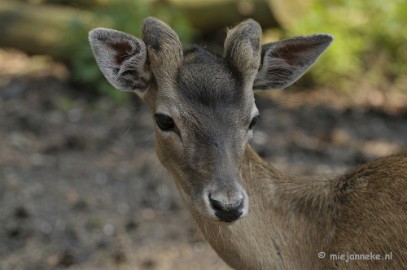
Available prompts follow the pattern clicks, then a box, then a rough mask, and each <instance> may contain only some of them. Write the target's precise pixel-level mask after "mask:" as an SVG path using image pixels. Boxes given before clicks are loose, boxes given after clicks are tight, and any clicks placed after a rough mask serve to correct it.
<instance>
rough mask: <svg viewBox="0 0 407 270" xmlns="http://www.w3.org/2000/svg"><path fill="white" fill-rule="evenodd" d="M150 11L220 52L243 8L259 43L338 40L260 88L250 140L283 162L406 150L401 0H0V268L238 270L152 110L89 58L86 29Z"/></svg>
mask: <svg viewBox="0 0 407 270" xmlns="http://www.w3.org/2000/svg"><path fill="white" fill-rule="evenodd" d="M147 16H155V17H158V18H160V19H161V20H164V21H165V22H167V23H168V24H170V25H171V26H172V27H173V28H174V29H175V30H176V32H177V33H178V34H179V36H180V39H181V40H182V42H183V44H184V45H185V47H188V46H189V45H193V44H200V45H202V46H204V47H206V48H208V49H211V50H212V51H214V52H217V53H219V54H221V53H222V45H223V39H224V38H225V33H226V31H225V29H226V27H231V26H233V25H235V24H237V23H238V22H239V21H241V20H243V19H244V18H248V17H251V18H254V19H255V20H257V21H258V22H259V23H260V24H261V25H262V27H263V42H264V43H267V42H273V41H276V40H279V39H283V38H286V37H291V36H296V35H307V34H313V33H318V32H326V33H331V34H333V35H334V36H335V41H334V43H333V45H332V46H331V47H330V48H329V50H328V51H327V52H326V53H325V54H324V55H323V56H322V57H321V58H320V60H319V61H318V62H317V64H316V65H315V66H314V67H313V68H312V69H311V70H310V71H309V72H308V74H307V75H306V76H304V77H303V78H301V79H300V81H299V82H298V83H296V84H295V85H294V86H292V87H290V88H289V89H285V90H274V91H263V92H261V93H258V95H257V96H256V101H257V103H258V107H259V110H260V113H261V121H260V123H259V125H258V126H256V130H255V133H254V139H253V142H252V143H253V145H254V147H255V148H256V149H257V150H258V152H259V153H260V155H261V156H262V157H264V158H265V159H266V160H268V161H270V162H271V163H273V165H274V166H275V167H277V168H278V169H281V170H286V171H288V170H289V171H290V172H293V173H295V174H301V175H305V174H306V175H309V174H315V173H317V174H334V173H340V172H344V171H345V170H347V169H348V168H350V167H352V166H356V165H358V164H361V163H363V162H366V161H369V160H372V159H374V158H377V157H380V156H383V155H386V154H390V153H393V152H395V151H397V150H398V149H400V148H401V147H404V146H406V145H407V30H406V29H407V2H406V1H405V0H390V1H386V2H385V3H384V2H383V1H378V0H356V1H355V0H335V1H328V0H144V1H143V0H81V1H80V0H0V269H2V270H8V269H12V270H15V269H85V270H88V269H229V268H228V267H227V266H226V265H225V264H224V263H223V262H222V261H221V260H220V259H218V257H217V255H216V254H215V253H214V252H213V251H212V250H211V249H210V247H209V246H208V245H207V244H206V242H205V240H204V239H203V237H202V236H201V235H200V233H199V231H198V230H197V229H196V227H195V226H194V224H193V221H192V219H191V217H190V215H189V213H188V212H187V211H186V209H185V207H184V205H183V202H182V201H181V200H180V198H179V195H178V193H177V191H176V188H175V185H174V184H173V181H172V179H171V177H170V176H169V175H168V173H167V172H166V171H165V170H164V169H163V168H162V166H161V165H160V164H159V162H158V160H157V158H156V156H155V153H154V138H153V126H152V121H151V116H150V115H149V112H148V110H147V107H146V105H144V104H142V103H141V102H140V101H139V100H138V99H137V97H136V96H135V95H132V94H128V93H122V92H119V91H116V90H114V89H113V88H112V87H110V86H109V85H108V84H107V83H106V81H105V79H104V78H103V76H102V74H101V73H100V71H99V69H98V68H97V66H96V63H95V61H94V59H93V56H92V54H91V50H90V47H89V44H88V41H87V33H88V31H89V30H90V29H91V28H93V27H98V26H102V27H110V28H115V29H117V30H121V31H124V32H128V33H131V34H133V35H135V36H140V29H141V23H142V21H143V19H144V18H145V17H147Z"/></svg>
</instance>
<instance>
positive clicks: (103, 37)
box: [89, 28, 151, 98]
mask: <svg viewBox="0 0 407 270" xmlns="http://www.w3.org/2000/svg"><path fill="white" fill-rule="evenodd" d="M89 41H90V45H91V48H92V51H93V55H94V56H95V59H96V63H97V64H98V66H99V68H100V70H101V71H102V73H103V75H104V76H105V77H106V79H107V80H108V81H109V83H110V84H112V85H113V86H114V87H115V88H117V89H119V90H122V91H132V92H136V93H137V94H138V95H139V96H140V97H141V98H143V97H144V95H145V93H146V92H147V90H148V87H149V81H150V78H151V72H150V68H149V66H148V61H146V60H147V52H146V46H145V44H144V42H143V41H142V40H140V39H138V38H136V37H134V36H132V35H129V34H126V33H123V32H120V31H116V30H113V29H106V28H96V29H93V30H92V31H90V32H89Z"/></svg>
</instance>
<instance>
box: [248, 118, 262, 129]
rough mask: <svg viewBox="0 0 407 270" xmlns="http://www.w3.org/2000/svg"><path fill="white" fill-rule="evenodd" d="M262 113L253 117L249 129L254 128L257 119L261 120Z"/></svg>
mask: <svg viewBox="0 0 407 270" xmlns="http://www.w3.org/2000/svg"><path fill="white" fill-rule="evenodd" d="M259 118H260V115H256V116H255V117H253V118H252V121H251V122H250V125H249V129H253V127H254V126H255V125H256V124H257V121H258V120H259Z"/></svg>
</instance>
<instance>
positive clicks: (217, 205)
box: [209, 194, 224, 211]
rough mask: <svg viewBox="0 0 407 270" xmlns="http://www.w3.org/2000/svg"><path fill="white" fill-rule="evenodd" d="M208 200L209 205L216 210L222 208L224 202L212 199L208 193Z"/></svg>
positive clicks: (221, 209)
mask: <svg viewBox="0 0 407 270" xmlns="http://www.w3.org/2000/svg"><path fill="white" fill-rule="evenodd" d="M209 202H210V203H211V206H212V208H213V209H214V210H216V211H223V210H224V204H223V203H222V202H221V201H218V200H215V199H213V198H212V196H211V194H209Z"/></svg>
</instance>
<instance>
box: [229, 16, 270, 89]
mask: <svg viewBox="0 0 407 270" xmlns="http://www.w3.org/2000/svg"><path fill="white" fill-rule="evenodd" d="M261 32H262V31H261V27H260V25H259V24H258V23H257V22H256V21H254V20H252V19H248V20H245V21H243V22H241V23H240V24H238V25H237V26H235V27H234V28H232V29H230V30H228V32H227V36H226V39H225V44H224V57H225V59H226V60H227V61H228V62H229V64H230V65H231V66H232V67H233V68H234V69H235V70H236V71H238V72H239V73H240V74H241V76H242V77H243V80H244V82H245V83H249V84H252V83H253V80H254V78H255V75H256V73H257V70H258V68H259V64H260V37H261Z"/></svg>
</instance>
